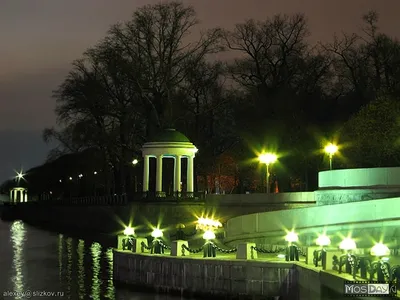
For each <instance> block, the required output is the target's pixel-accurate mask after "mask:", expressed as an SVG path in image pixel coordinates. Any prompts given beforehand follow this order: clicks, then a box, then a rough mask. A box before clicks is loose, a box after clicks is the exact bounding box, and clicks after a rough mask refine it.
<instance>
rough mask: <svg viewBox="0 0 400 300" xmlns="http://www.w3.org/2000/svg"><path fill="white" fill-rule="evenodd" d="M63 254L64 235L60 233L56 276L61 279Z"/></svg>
mask: <svg viewBox="0 0 400 300" xmlns="http://www.w3.org/2000/svg"><path fill="white" fill-rule="evenodd" d="M63 254H64V236H63V235H62V234H59V235H58V277H59V280H60V281H61V280H62V270H63Z"/></svg>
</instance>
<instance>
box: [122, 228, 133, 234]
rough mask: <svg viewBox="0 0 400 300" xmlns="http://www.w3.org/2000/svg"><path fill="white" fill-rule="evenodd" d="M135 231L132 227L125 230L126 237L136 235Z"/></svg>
mask: <svg viewBox="0 0 400 300" xmlns="http://www.w3.org/2000/svg"><path fill="white" fill-rule="evenodd" d="M134 234H135V230H134V229H133V228H132V227H126V228H125V230H124V235H134Z"/></svg>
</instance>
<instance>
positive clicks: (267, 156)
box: [258, 153, 278, 165]
mask: <svg viewBox="0 0 400 300" xmlns="http://www.w3.org/2000/svg"><path fill="white" fill-rule="evenodd" d="M258 159H259V161H260V162H262V163H263V164H266V165H269V164H273V163H274V162H276V161H277V159H278V157H277V156H276V155H275V154H272V153H263V154H261V155H260V156H259V157H258Z"/></svg>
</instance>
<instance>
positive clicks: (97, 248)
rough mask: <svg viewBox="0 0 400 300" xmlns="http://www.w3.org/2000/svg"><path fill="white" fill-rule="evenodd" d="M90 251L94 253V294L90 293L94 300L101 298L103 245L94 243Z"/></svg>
mask: <svg viewBox="0 0 400 300" xmlns="http://www.w3.org/2000/svg"><path fill="white" fill-rule="evenodd" d="M90 252H91V253H92V259H93V263H92V271H93V274H92V294H91V295H90V296H91V298H92V299H94V300H100V287H101V280H100V278H99V274H100V268H101V267H100V259H101V245H100V244H99V243H93V244H92V246H91V247H90Z"/></svg>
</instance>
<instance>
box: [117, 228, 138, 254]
mask: <svg viewBox="0 0 400 300" xmlns="http://www.w3.org/2000/svg"><path fill="white" fill-rule="evenodd" d="M134 236H135V229H133V228H132V227H129V226H128V227H126V228H125V230H124V234H123V235H122V236H118V249H122V250H132V247H133V239H134Z"/></svg>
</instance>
